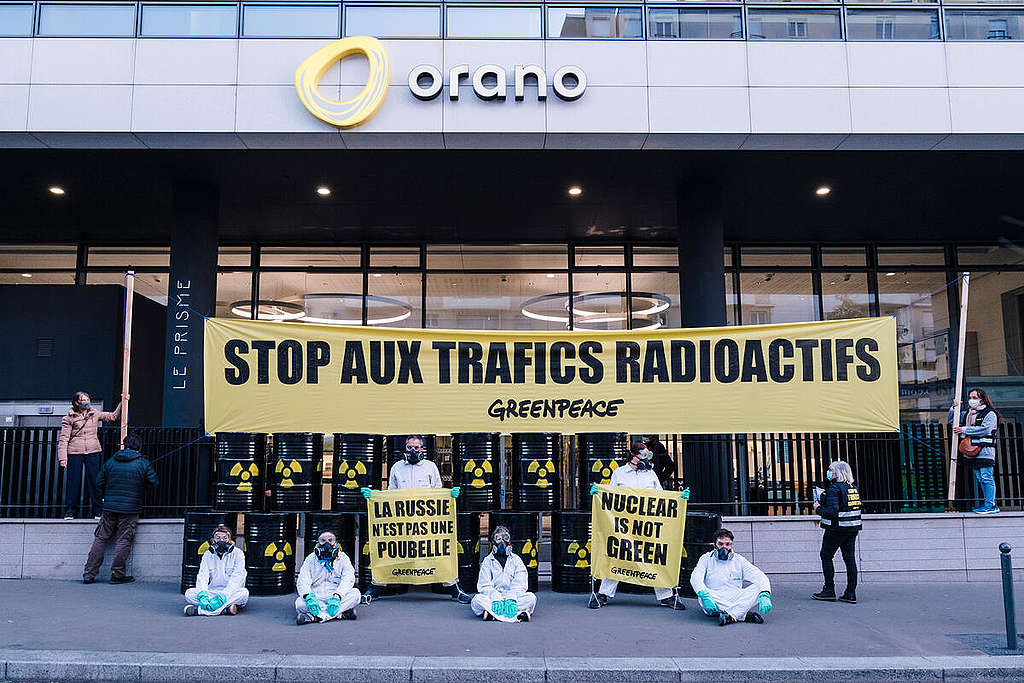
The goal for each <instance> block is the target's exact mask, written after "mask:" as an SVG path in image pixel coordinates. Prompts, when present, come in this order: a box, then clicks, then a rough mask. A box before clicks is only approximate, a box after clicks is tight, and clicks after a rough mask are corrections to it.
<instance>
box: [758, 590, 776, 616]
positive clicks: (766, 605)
mask: <svg viewBox="0 0 1024 683" xmlns="http://www.w3.org/2000/svg"><path fill="white" fill-rule="evenodd" d="M757 606H758V607H760V608H761V614H768V613H769V612H771V611H772V594H771V593H769V592H768V591H761V593H760V594H759V595H758V596H757Z"/></svg>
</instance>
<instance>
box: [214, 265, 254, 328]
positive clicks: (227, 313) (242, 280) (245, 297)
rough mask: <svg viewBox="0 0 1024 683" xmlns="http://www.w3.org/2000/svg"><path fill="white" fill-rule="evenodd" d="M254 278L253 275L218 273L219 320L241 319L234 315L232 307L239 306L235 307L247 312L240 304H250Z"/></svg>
mask: <svg viewBox="0 0 1024 683" xmlns="http://www.w3.org/2000/svg"><path fill="white" fill-rule="evenodd" d="M252 277H253V275H252V273H217V317H218V318H238V317H240V316H239V315H238V314H236V313H232V311H231V309H232V307H233V306H232V305H233V304H237V305H236V306H234V307H236V308H240V309H242V310H245V309H244V308H242V305H241V304H240V302H245V303H248V302H249V300H250V298H251V297H252ZM249 310H251V309H249ZM244 317H248V316H244Z"/></svg>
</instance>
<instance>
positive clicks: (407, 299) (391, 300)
mask: <svg viewBox="0 0 1024 683" xmlns="http://www.w3.org/2000/svg"><path fill="white" fill-rule="evenodd" d="M367 292H368V294H367V297H366V322H367V323H368V324H370V325H381V326H384V327H420V325H421V324H422V322H423V321H422V319H421V314H420V310H421V305H422V300H423V276H422V275H420V274H419V273H372V274H371V276H370V281H369V287H368V289H367Z"/></svg>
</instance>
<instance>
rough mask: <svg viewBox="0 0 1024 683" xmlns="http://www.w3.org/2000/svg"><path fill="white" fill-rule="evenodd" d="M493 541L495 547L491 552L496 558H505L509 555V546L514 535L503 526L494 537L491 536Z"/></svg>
mask: <svg viewBox="0 0 1024 683" xmlns="http://www.w3.org/2000/svg"><path fill="white" fill-rule="evenodd" d="M491 540H492V541H494V547H493V549H492V551H491V552H493V553H494V555H495V556H496V557H505V556H506V555H508V546H509V544H510V543H511V542H512V534H511V533H510V532H509V530H508V529H506V528H505V527H503V526H499V527H498V528H497V529H495V530H494V535H493V536H491Z"/></svg>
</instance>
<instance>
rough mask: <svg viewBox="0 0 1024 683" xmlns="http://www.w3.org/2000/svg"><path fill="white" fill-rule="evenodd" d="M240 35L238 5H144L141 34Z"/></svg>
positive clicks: (150, 35)
mask: <svg viewBox="0 0 1024 683" xmlns="http://www.w3.org/2000/svg"><path fill="white" fill-rule="evenodd" d="M237 33H238V8H237V6H235V5H148V4H147V5H143V6H142V35H143V36H148V37H161V36H197V37H203V38H213V37H224V38H227V37H231V38H233V37H234V36H235V35H236V34H237Z"/></svg>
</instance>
